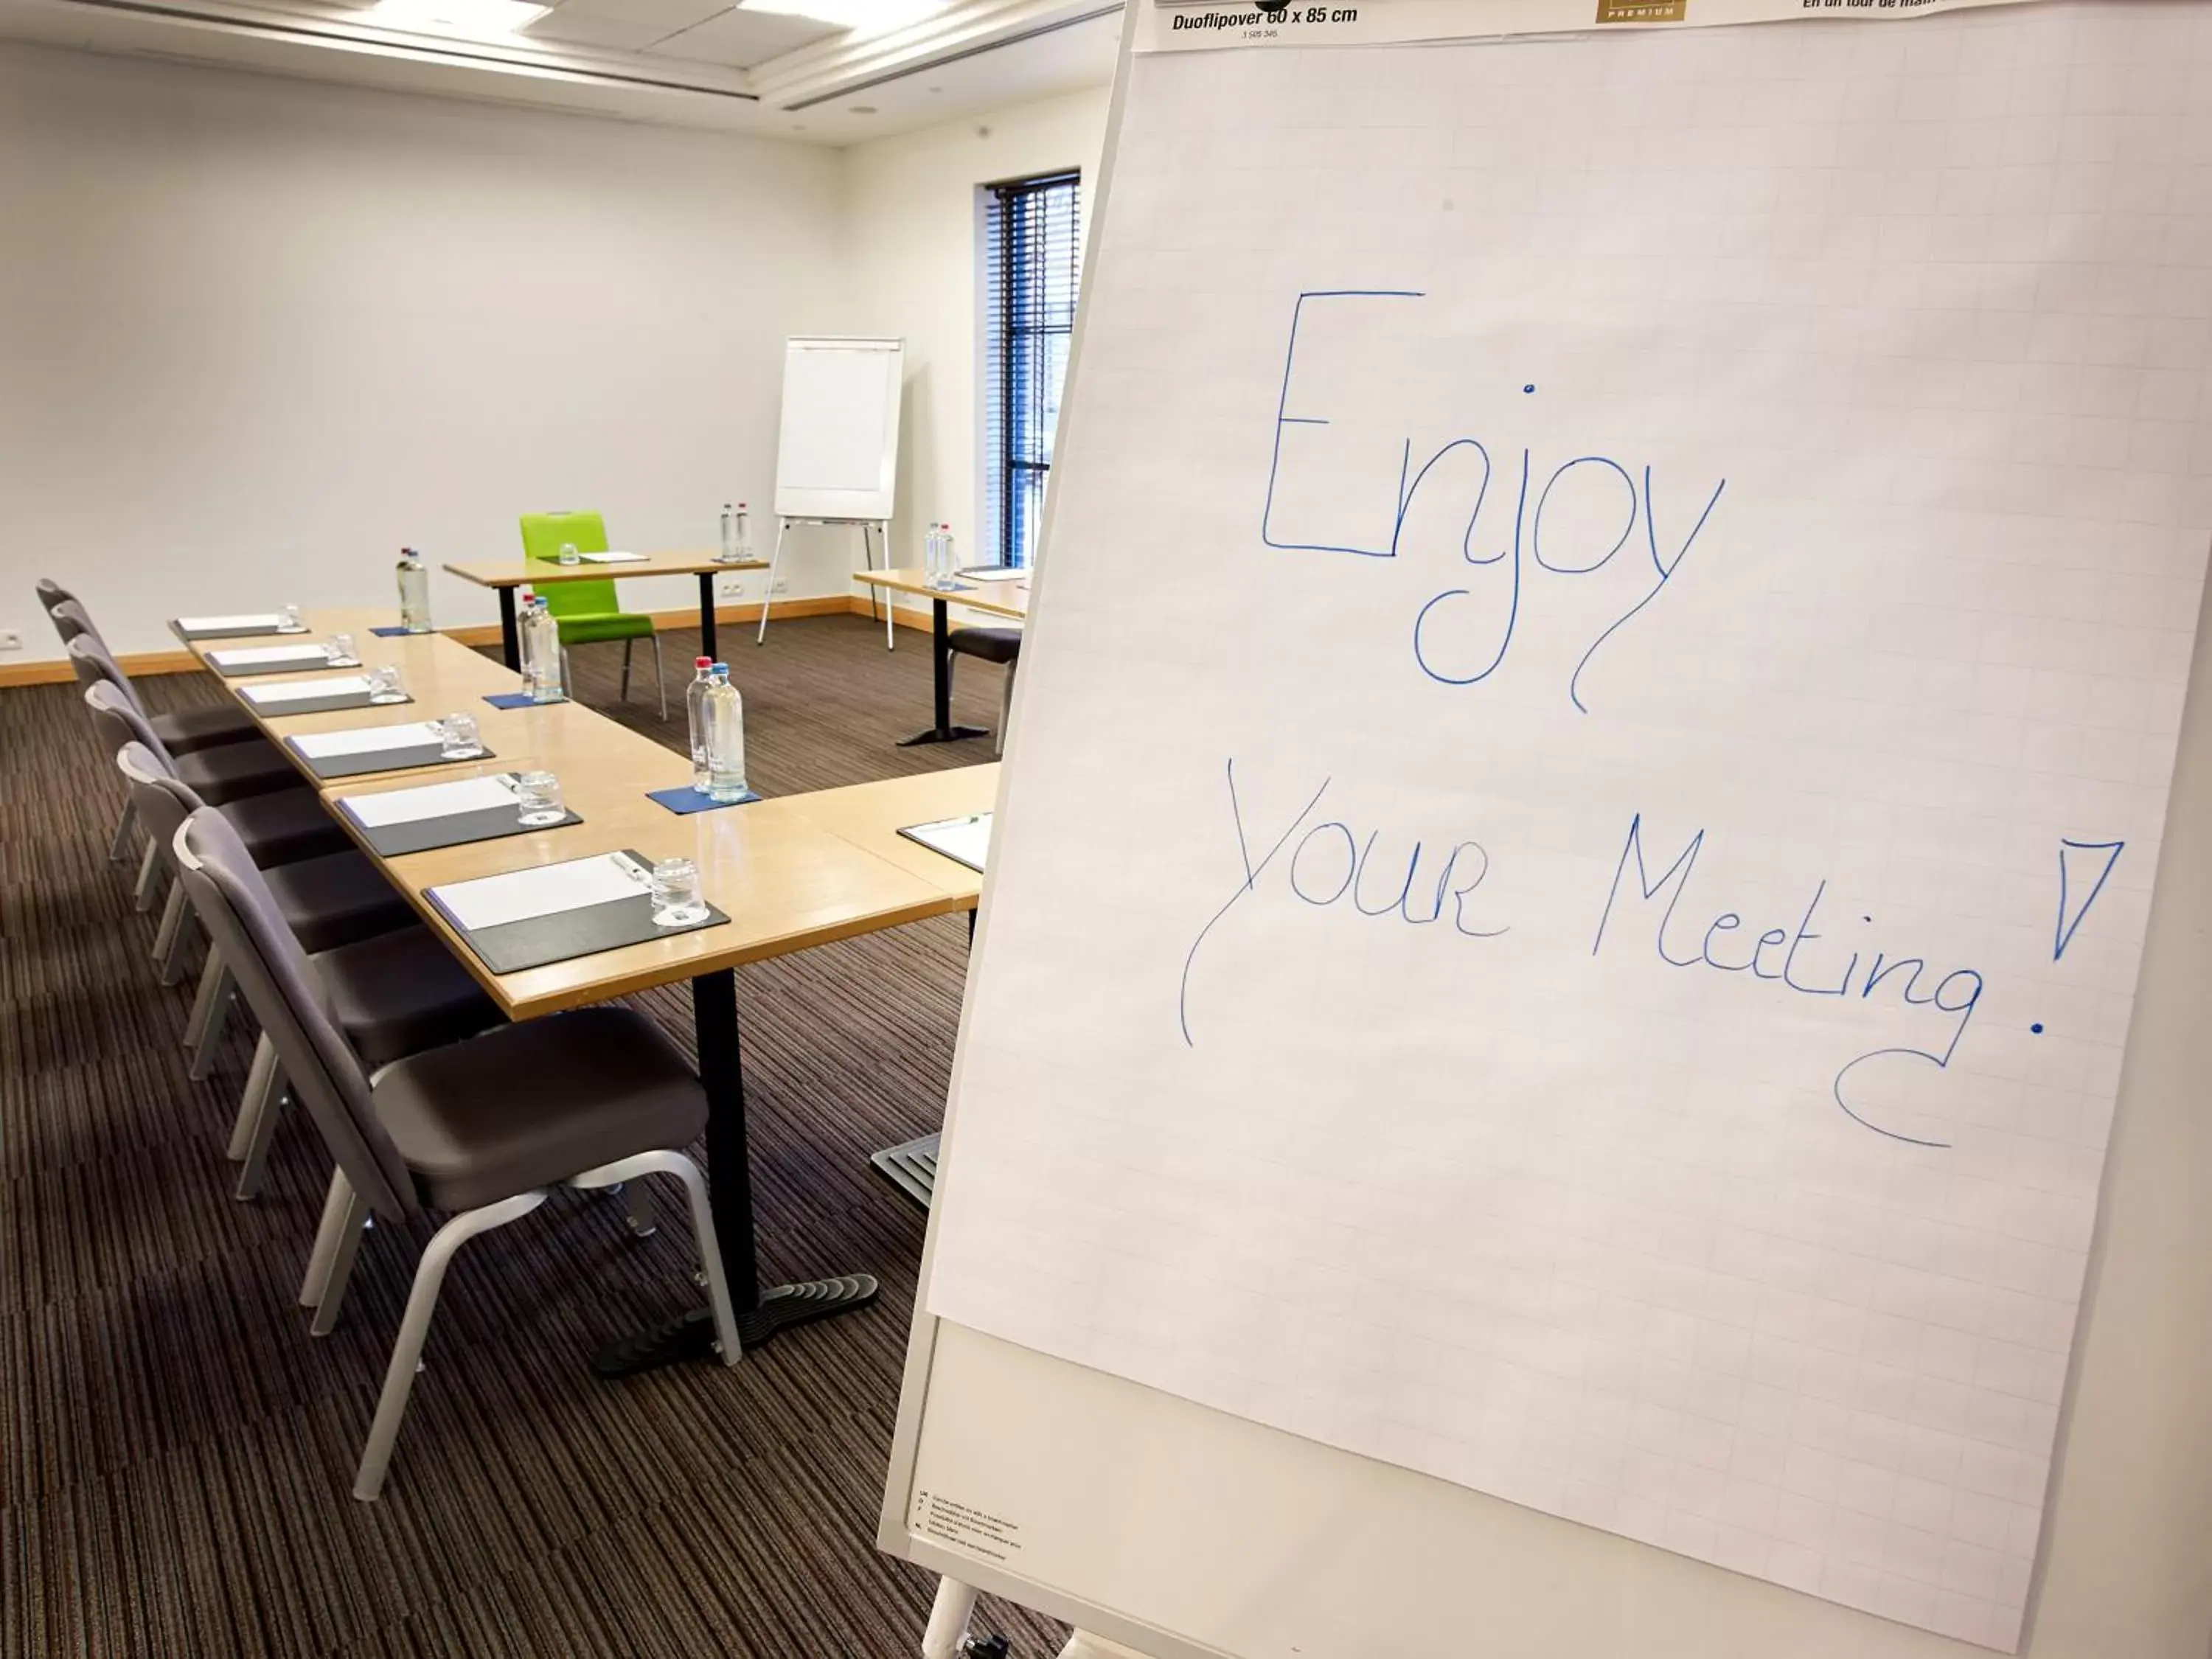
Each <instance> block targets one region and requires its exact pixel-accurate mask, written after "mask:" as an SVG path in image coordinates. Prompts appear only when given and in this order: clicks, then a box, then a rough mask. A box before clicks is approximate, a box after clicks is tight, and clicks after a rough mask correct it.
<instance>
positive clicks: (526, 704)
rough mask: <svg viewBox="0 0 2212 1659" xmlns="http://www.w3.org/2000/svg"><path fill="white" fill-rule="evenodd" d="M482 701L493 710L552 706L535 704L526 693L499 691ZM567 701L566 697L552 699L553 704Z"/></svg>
mask: <svg viewBox="0 0 2212 1659" xmlns="http://www.w3.org/2000/svg"><path fill="white" fill-rule="evenodd" d="M484 701H485V702H488V703H489V704H490V705H491V706H492V707H493V708H551V707H552V706H553V703H542V702H537V701H536V700H534V699H533V698H532V696H531V695H530V693H528V692H527V691H501V692H499V693H496V694H495V695H494V696H489V697H486V698H485V699H484ZM553 702H568V698H566V697H556V698H554V699H553Z"/></svg>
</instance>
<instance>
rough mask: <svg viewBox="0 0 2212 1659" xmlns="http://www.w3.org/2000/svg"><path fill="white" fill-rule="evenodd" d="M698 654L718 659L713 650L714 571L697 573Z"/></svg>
mask: <svg viewBox="0 0 2212 1659" xmlns="http://www.w3.org/2000/svg"><path fill="white" fill-rule="evenodd" d="M699 654H700V655H701V656H702V657H709V658H714V659H716V660H718V661H719V660H720V658H719V656H718V654H717V653H716V652H715V650H714V572H713V571H711V570H702V571H701V572H700V573H699Z"/></svg>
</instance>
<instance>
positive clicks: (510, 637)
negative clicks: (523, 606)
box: [499, 587, 522, 673]
mask: <svg viewBox="0 0 2212 1659" xmlns="http://www.w3.org/2000/svg"><path fill="white" fill-rule="evenodd" d="M499 654H500V658H501V660H502V661H503V662H505V663H506V664H507V666H508V667H509V668H512V669H513V670H514V671H515V672H517V673H520V672H521V671H522V635H521V634H520V632H519V631H518V630H517V629H516V628H515V625H514V590H513V588H511V587H502V588H501V589H500V590H499Z"/></svg>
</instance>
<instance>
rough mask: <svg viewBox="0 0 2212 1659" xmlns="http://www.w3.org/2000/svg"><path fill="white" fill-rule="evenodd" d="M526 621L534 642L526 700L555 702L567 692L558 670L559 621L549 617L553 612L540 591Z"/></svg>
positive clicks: (559, 658) (551, 616)
mask: <svg viewBox="0 0 2212 1659" xmlns="http://www.w3.org/2000/svg"><path fill="white" fill-rule="evenodd" d="M528 625H529V626H530V627H531V628H532V629H535V630H536V632H537V645H536V647H535V648H534V649H533V650H532V652H531V653H530V660H531V663H532V674H531V677H530V700H531V702H560V701H561V700H562V697H563V696H566V695H567V688H566V687H565V686H564V685H563V684H562V673H561V668H562V664H561V624H560V623H556V622H555V621H554V620H553V613H552V611H550V610H548V609H547V608H546V603H545V599H544V596H542V595H541V596H540V597H539V598H538V602H537V603H536V604H535V605H532V607H531V611H530V622H529V624H528Z"/></svg>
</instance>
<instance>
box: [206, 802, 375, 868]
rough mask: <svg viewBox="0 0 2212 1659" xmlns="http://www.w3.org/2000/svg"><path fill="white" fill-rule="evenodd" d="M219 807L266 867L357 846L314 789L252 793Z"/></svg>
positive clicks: (255, 861)
mask: <svg viewBox="0 0 2212 1659" xmlns="http://www.w3.org/2000/svg"><path fill="white" fill-rule="evenodd" d="M186 810H188V811H189V810H190V809H189V808H187V809H186ZM219 810H220V811H222V815H223V817H225V818H227V819H228V820H229V822H230V827H231V828H232V829H235V830H237V831H238V838H239V840H240V841H242V842H245V843H246V852H247V853H249V854H252V859H253V861H254V863H256V864H258V865H259V866H261V867H262V868H263V869H264V870H266V869H267V868H269V866H271V865H274V864H297V863H298V862H299V861H300V860H301V859H313V858H320V857H322V856H324V855H325V854H329V853H343V852H346V851H349V850H350V848H352V846H353V843H352V842H349V841H348V840H347V839H346V832H345V831H344V830H343V829H340V828H339V827H338V824H337V819H335V818H333V817H331V815H330V814H329V813H328V812H326V811H324V810H323V804H322V802H321V801H320V800H319V799H317V798H316V795H315V792H314V791H313V790H312V789H279V790H277V791H276V792H275V793H272V794H267V795H249V796H247V797H246V799H244V800H234V801H233V802H231V804H230V805H228V806H225V807H222V808H220V809H219Z"/></svg>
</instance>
